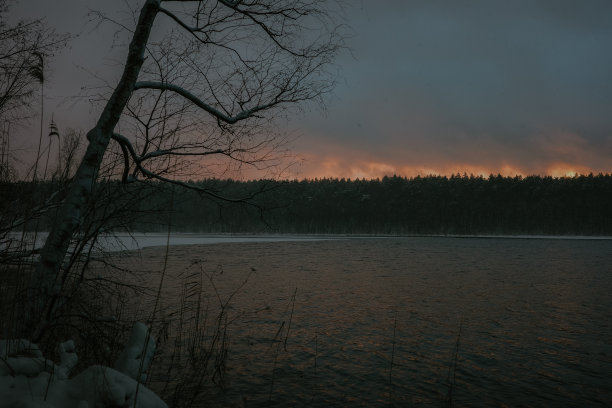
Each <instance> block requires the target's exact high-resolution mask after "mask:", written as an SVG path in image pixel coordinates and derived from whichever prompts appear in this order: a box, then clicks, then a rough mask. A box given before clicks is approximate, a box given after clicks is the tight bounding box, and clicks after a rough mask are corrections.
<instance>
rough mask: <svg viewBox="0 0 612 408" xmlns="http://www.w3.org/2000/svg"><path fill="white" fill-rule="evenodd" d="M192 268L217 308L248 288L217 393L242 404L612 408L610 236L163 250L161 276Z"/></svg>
mask: <svg viewBox="0 0 612 408" xmlns="http://www.w3.org/2000/svg"><path fill="white" fill-rule="evenodd" d="M142 254H143V259H145V260H146V261H145V263H144V265H145V266H146V265H147V262H149V263H151V265H154V264H159V258H160V257H161V256H162V254H163V251H162V250H160V249H159V248H146V249H144V250H143V251H142ZM197 260H200V261H201V262H202V263H201V265H203V268H204V270H206V271H209V272H208V273H209V274H211V276H213V275H214V281H215V284H216V287H217V290H218V292H219V293H220V295H221V296H222V297H224V298H227V296H228V295H229V294H230V293H232V292H233V291H234V290H235V289H236V288H238V287H239V286H240V284H241V283H242V282H243V281H244V280H245V279H247V278H248V280H247V283H246V284H245V285H244V286H243V287H242V289H240V291H239V292H238V293H237V294H236V295H235V296H234V297H233V298H232V301H231V313H232V314H231V315H232V316H233V317H234V319H235V321H234V322H233V323H232V324H231V325H230V339H231V343H230V349H229V354H228V356H229V359H228V362H227V379H228V387H227V389H226V392H227V393H228V394H229V395H233V396H239V399H240V401H242V404H244V405H245V406H248V407H250V406H255V407H269V406H283V407H289V406H291V407H294V406H297V407H300V406H307V407H333V406H339V407H340V406H411V405H421V404H433V405H437V406H442V405H448V402H447V401H448V400H449V399H451V400H452V403H453V404H454V405H455V406H512V407H514V406H529V407H536V406H542V407H545V406H610V404H612V311H611V310H612V241H610V240H554V239H499V238H496V239H492V238H380V239H374V238H368V239H343V240H328V241H312V242H264V243H234V244H219V245H197V246H176V247H172V248H171V251H170V258H169V263H168V265H169V268H170V271H171V272H172V273H173V274H175V275H177V274H179V273H184V271H185V270H186V268H188V266H189V265H190V264H191V263H193V262H194V261H197ZM178 281H179V280H176V282H178ZM168 282H169V289H168V290H170V292H172V290H175V293H177V296H178V289H176V288H178V287H179V286H178V285H177V286H176V287H175V289H172V288H173V286H172V285H173V283H172V282H173V281H172V279H169V280H168ZM211 296H212V295H211Z"/></svg>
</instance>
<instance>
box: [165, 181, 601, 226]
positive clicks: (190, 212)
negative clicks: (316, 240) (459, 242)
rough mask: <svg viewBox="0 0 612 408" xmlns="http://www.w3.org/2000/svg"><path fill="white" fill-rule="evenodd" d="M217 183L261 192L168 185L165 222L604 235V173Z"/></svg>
mask: <svg viewBox="0 0 612 408" xmlns="http://www.w3.org/2000/svg"><path fill="white" fill-rule="evenodd" d="M210 182H211V181H203V182H201V183H195V184H201V185H209V184H210ZM222 187H223V188H221V191H226V192H227V194H229V195H231V196H240V193H241V192H242V193H243V194H246V195H248V194H255V193H257V192H258V191H264V192H262V193H260V194H256V195H255V198H254V199H253V200H252V203H253V204H255V206H252V205H244V204H243V205H236V204H229V203H222V202H221V203H220V202H219V201H218V200H207V199H202V198H201V197H200V196H199V195H198V194H196V193H193V192H187V191H180V190H176V189H175V193H174V194H175V199H174V204H173V208H174V211H173V214H172V216H171V221H172V224H173V225H174V226H175V227H176V228H177V229H178V230H185V231H210V232H282V233H307V234H555V235H558V234H581V235H612V175H588V176H578V177H573V178H553V177H539V176H531V177H512V178H511V177H502V176H490V177H488V178H483V177H475V176H459V175H457V176H452V177H444V176H429V177H415V178H404V177H384V178H382V179H377V180H346V179H320V180H307V181H289V182H282V183H272V182H269V181H258V182H257V181H252V182H234V181H225V182H224V185H223V186H222ZM169 219H170V218H169Z"/></svg>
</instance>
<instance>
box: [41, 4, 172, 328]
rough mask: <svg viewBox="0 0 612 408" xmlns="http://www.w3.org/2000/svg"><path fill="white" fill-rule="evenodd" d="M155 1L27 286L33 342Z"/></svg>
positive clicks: (54, 295) (48, 315)
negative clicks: (31, 295)
mask: <svg viewBox="0 0 612 408" xmlns="http://www.w3.org/2000/svg"><path fill="white" fill-rule="evenodd" d="M160 1H161V0H147V1H146V3H145V4H144V5H143V7H142V9H141V11H140V16H139V19H138V24H137V26H136V29H135V30H134V34H133V37H132V40H131V42H130V46H129V51H128V56H127V60H126V62H125V66H124V70H123V74H122V76H121V79H120V81H119V83H118V84H117V87H116V88H115V90H114V91H113V94H112V95H111V97H110V99H109V100H108V102H107V103H106V106H105V107H104V110H103V111H102V113H101V114H100V118H99V119H98V122H97V123H96V126H95V127H94V128H93V129H91V130H90V131H89V132H88V133H87V139H88V140H89V144H88V146H87V150H86V152H85V155H84V157H83V159H82V161H81V163H80V165H79V168H78V170H77V172H76V175H75V176H74V179H73V180H72V182H71V186H70V189H69V191H68V195H67V197H66V199H65V202H64V204H63V206H62V207H61V209H60V212H59V215H58V217H57V218H56V220H55V222H54V224H53V227H52V229H51V231H50V233H49V236H48V238H47V240H46V242H45V245H44V247H43V249H42V251H41V254H40V261H39V263H38V264H37V267H36V270H35V275H34V279H33V282H32V283H31V285H30V286H31V288H32V289H33V290H35V293H36V296H37V299H36V301H35V303H36V304H37V306H36V310H37V311H38V313H37V316H32V318H33V319H40V320H39V321H38V322H35V324H37V326H36V329H35V333H34V338H38V337H40V336H41V335H42V333H43V332H44V330H45V328H46V326H47V325H48V324H49V323H51V322H52V320H53V312H54V310H55V309H56V307H57V305H58V299H59V294H60V291H61V267H62V263H63V261H64V258H65V257H66V254H67V252H68V248H69V245H70V240H71V239H72V237H73V235H74V233H75V232H76V231H77V230H78V228H79V227H80V226H81V224H82V222H83V210H84V208H85V205H86V204H87V202H88V200H89V199H90V197H91V193H92V190H93V187H94V185H95V183H96V179H97V176H98V172H99V169H100V164H101V162H102V158H103V157H104V153H105V152H106V149H107V147H108V144H109V141H110V139H111V136H112V133H113V130H114V128H115V126H116V125H117V122H118V121H119V118H120V117H121V113H122V112H123V109H124V108H125V106H126V104H127V102H128V100H129V99H130V96H131V94H132V92H133V90H134V84H135V83H136V81H137V79H138V75H139V73H140V70H141V68H142V64H143V62H144V55H145V49H146V46H147V42H148V40H149V35H150V33H151V29H152V26H153V22H154V21H155V17H156V15H157V13H158V11H159V7H160Z"/></svg>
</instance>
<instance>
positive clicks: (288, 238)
mask: <svg viewBox="0 0 612 408" xmlns="http://www.w3.org/2000/svg"><path fill="white" fill-rule="evenodd" d="M20 234H21V233H13V234H11V235H13V236H14V237H15V238H18V237H19V236H20ZM27 235H28V238H27V239H33V237H32V236H33V235H34V233H27ZM47 235H48V232H39V233H38V234H36V241H37V243H36V248H40V247H42V245H43V244H44V242H45V239H46V238H47ZM394 238H400V239H401V238H452V239H540V240H580V241H585V240H594V241H602V240H612V236H597V235H594V236H586V235H503V234H491V235H488V234H478V235H461V234H457V235H452V234H448V235H443V234H429V235H425V234H421V235H420V234H404V235H393V234H281V233H277V234H252V233H250V234H249V233H244V234H237V233H199V232H173V233H171V234H170V240H169V243H170V246H181V245H217V244H238V243H264V242H314V241H332V240H346V239H394ZM167 241H168V235H167V233H162V232H135V233H133V234H129V233H122V232H118V233H114V234H104V235H101V236H100V237H99V239H98V244H99V245H101V246H102V248H103V249H104V250H107V251H110V252H120V251H135V250H139V249H143V248H150V247H160V246H166V243H167ZM30 245H31V244H30Z"/></svg>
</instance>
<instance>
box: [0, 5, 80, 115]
mask: <svg viewBox="0 0 612 408" xmlns="http://www.w3.org/2000/svg"><path fill="white" fill-rule="evenodd" d="M8 6H9V1H8V0H0V120H2V121H5V120H9V121H15V120H19V119H23V118H24V117H28V116H29V114H28V113H27V109H28V108H30V107H31V103H32V102H33V98H34V96H35V95H36V91H37V88H38V86H39V85H40V84H41V83H42V82H43V81H44V72H43V64H44V62H45V60H46V59H47V58H49V57H51V56H52V55H53V53H54V52H55V51H57V50H58V49H59V48H60V47H62V46H64V45H65V44H66V41H67V40H68V36H67V35H60V34H57V33H56V32H55V30H54V29H52V28H50V27H48V26H47V25H46V24H45V22H44V20H42V19H37V20H22V21H19V22H17V23H16V24H13V25H11V24H9V22H8V21H7V19H6V15H7V12H8V10H9V7H8Z"/></svg>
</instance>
